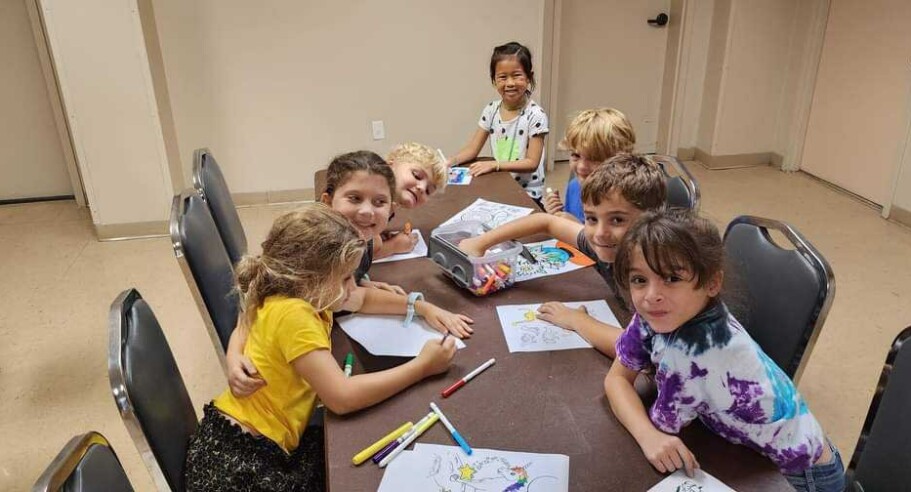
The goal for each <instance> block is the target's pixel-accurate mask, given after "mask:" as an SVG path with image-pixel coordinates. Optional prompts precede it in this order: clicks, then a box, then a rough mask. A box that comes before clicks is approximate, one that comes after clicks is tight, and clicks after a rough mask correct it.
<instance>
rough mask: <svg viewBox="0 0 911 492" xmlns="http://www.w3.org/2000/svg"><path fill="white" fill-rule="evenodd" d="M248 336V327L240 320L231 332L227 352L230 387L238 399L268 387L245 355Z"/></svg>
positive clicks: (226, 359)
mask: <svg viewBox="0 0 911 492" xmlns="http://www.w3.org/2000/svg"><path fill="white" fill-rule="evenodd" d="M241 316H243V314H241ZM248 335H249V332H248V331H247V327H246V326H244V323H242V322H241V321H240V320H238V321H237V326H236V327H235V328H234V331H233V332H231V338H229V339H228V350H227V351H226V352H225V361H226V363H227V365H228V387H229V388H231V393H232V394H233V395H234V396H236V397H238V398H244V397H247V396H250V395H252V394H253V393H256V392H257V391H258V390H259V389H260V388H262V387H263V386H265V385H266V380H265V379H263V378H262V377H260V375H259V371H258V370H257V369H256V366H255V365H253V361H251V360H250V359H249V358H248V357H247V356H246V355H244V346H245V345H246V344H247V336H248Z"/></svg>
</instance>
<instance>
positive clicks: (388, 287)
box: [361, 280, 408, 296]
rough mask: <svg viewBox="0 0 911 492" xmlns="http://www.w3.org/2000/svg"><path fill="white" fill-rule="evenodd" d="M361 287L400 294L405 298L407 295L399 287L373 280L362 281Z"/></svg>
mask: <svg viewBox="0 0 911 492" xmlns="http://www.w3.org/2000/svg"><path fill="white" fill-rule="evenodd" d="M361 287H369V288H371V289H379V290H386V291H389V292H392V293H394V294H400V295H403V296H407V295H408V293H407V292H405V289H403V288H401V287H399V286H398V285H391V284H387V283H386V282H377V281H375V280H362V281H361Z"/></svg>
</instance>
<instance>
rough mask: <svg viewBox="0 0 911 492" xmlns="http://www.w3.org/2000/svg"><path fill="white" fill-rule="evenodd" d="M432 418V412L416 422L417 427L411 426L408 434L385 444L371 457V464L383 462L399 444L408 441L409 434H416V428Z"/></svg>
mask: <svg viewBox="0 0 911 492" xmlns="http://www.w3.org/2000/svg"><path fill="white" fill-rule="evenodd" d="M433 416H434V413H433V412H430V413H428V414H427V415H425V416H424V417H423V418H421V420H418V423H417V425H415V426H412V427H411V428H410V429H408V432H405V433H404V434H402V435H400V436H399V437H398V438H396V439H395V440H393V441H391V442H390V443H388V444H386V446H385V447H383V449H381V450H379V451H377V453H376V454H374V455H373V458H372V460H373V462H374V463H375V464H379V462H380V461H383V458H385V457H386V456H388V455H389V453H391V452H392V450H393V449H395V448H397V447H398V446H399V445H400V444H402V443H403V442H405V440H406V439H408V438H409V437H410V436H411V434H413V433H415V432H417V430H418V428H420V427H421V426H422V425H424V424H425V423H427V421H428V420H430V418H431V417H433Z"/></svg>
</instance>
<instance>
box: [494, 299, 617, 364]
mask: <svg viewBox="0 0 911 492" xmlns="http://www.w3.org/2000/svg"><path fill="white" fill-rule="evenodd" d="M563 304H564V305H566V307H568V308H570V309H578V308H579V307H580V306H585V309H586V311H587V312H588V315H589V316H591V317H592V318H595V319H596V320H598V321H600V322H602V323H606V324H609V325H611V326H620V322H619V321H617V317H616V316H614V313H613V312H611V309H610V306H608V305H607V303H606V302H604V301H603V300H597V301H582V302H566V303H563ZM540 307H541V305H540V304H516V305H509V306H497V318H499V320H500V327H502V328H503V336H504V338H506V345H507V346H508V347H509V351H510V352H543V351H551V350H571V349H583V348H591V345H590V344H589V343H588V342H586V341H585V339H583V338H582V337H580V336H579V334H578V333H576V332H574V331H570V330H564V329H563V328H560V327H559V326H556V325H554V324H551V323H548V322H547V321H544V320H542V319H538V308H540Z"/></svg>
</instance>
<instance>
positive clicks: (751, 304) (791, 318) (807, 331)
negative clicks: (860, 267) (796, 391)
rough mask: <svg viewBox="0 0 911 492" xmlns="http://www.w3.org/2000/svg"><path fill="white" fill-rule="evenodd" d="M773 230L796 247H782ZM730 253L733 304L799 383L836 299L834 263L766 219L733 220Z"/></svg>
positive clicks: (728, 287) (727, 242) (727, 287)
mask: <svg viewBox="0 0 911 492" xmlns="http://www.w3.org/2000/svg"><path fill="white" fill-rule="evenodd" d="M770 230H775V231H779V232H780V233H781V234H783V235H784V237H785V238H787V240H788V241H790V243H791V245H792V246H793V247H794V249H785V248H782V247H781V246H779V245H778V244H776V243H775V241H774V240H773V239H772V236H771V235H770V234H769V231H770ZM724 250H725V256H726V265H725V271H726V274H725V282H724V294H725V297H726V298H727V299H728V306H729V307H730V309H731V311H732V312H733V314H734V315H735V316H736V317H737V319H738V320H739V321H740V322H741V323H742V324H743V326H744V328H746V330H747V331H748V332H749V333H750V335H751V336H752V337H753V339H754V340H756V342H757V343H758V344H759V346H760V347H762V349H763V350H764V351H765V352H766V354H768V355H769V357H771V358H772V360H774V361H775V362H776V363H777V364H778V365H779V366H780V367H781V368H782V369H783V370H784V372H785V373H786V374H787V375H788V376H790V377H791V379H793V380H794V381H795V382H797V381H798V380H799V379H800V375H801V373H802V372H803V369H804V366H805V364H806V360H807V358H808V357H809V354H810V352H811V351H812V350H813V345H814V344H815V343H816V339H817V338H818V337H819V332H820V330H821V329H822V325H823V323H824V322H825V320H826V316H827V315H828V313H829V307H830V306H831V305H832V300H833V298H834V297H835V277H834V275H833V273H832V269H831V268H830V267H829V263H828V262H826V259H825V258H823V256H822V254H820V253H819V251H817V250H816V248H815V247H813V245H812V244H810V242H809V241H807V239H806V238H804V237H803V236H802V235H801V234H800V233H799V232H798V231H797V230H796V229H794V228H793V227H791V226H790V225H788V224H785V223H784V222H779V221H776V220H771V219H764V218H761V217H751V216H740V217H737V218H736V219H734V220H733V221H731V223H730V224H729V225H728V228H727V231H725V233H724Z"/></svg>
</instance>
